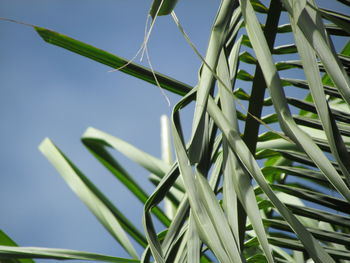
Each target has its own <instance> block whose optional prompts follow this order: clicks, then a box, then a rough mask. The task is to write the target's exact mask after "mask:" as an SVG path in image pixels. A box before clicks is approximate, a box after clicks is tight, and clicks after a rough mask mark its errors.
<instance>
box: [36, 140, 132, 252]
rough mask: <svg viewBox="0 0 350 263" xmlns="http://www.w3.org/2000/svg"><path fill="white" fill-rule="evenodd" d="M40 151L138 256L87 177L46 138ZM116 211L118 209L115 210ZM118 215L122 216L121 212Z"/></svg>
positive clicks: (75, 191)
mask: <svg viewBox="0 0 350 263" xmlns="http://www.w3.org/2000/svg"><path fill="white" fill-rule="evenodd" d="M39 149H40V151H41V152H42V153H43V154H44V155H45V157H46V158H47V159H48V160H49V161H50V162H51V164H52V165H53V166H54V167H55V168H56V170H57V171H58V172H59V173H60V175H61V176H62V177H63V179H64V180H65V181H66V183H67V184H68V185H69V187H70V188H71V189H72V190H73V191H74V193H75V194H76V195H77V196H78V197H79V198H80V199H81V200H82V201H83V202H84V203H85V205H86V206H87V207H88V208H89V209H90V211H91V212H92V213H93V214H94V215H95V216H96V218H97V219H98V220H99V221H100V222H101V224H102V225H103V226H104V227H105V228H106V230H107V231H108V232H109V233H110V234H111V235H112V236H113V237H114V238H115V239H116V240H117V241H118V242H119V243H120V244H121V245H122V246H123V248H124V249H125V250H126V251H127V252H128V253H129V255H131V256H132V257H134V258H138V254H137V252H136V250H135V248H134V247H133V245H132V244H131V242H130V240H129V239H128V237H127V235H126V233H125V231H124V230H123V226H122V225H121V224H120V222H119V221H118V217H117V216H116V214H115V213H113V212H112V209H111V203H110V202H108V201H107V200H108V199H107V198H106V197H104V195H103V194H102V193H101V192H100V191H99V190H98V189H97V188H96V187H95V186H94V185H93V184H92V183H91V182H90V181H89V179H88V178H87V177H85V176H84V175H83V174H82V173H81V172H80V171H79V170H78V169H77V168H76V167H75V166H74V165H73V163H72V162H70V161H69V160H68V158H67V157H66V156H64V154H63V153H62V152H61V151H60V150H59V149H58V148H57V147H56V146H55V145H54V144H53V143H52V142H51V140H50V139H48V138H46V139H45V140H44V141H43V142H42V143H41V144H40V146H39ZM113 210H114V211H116V209H113ZM117 214H118V215H122V214H121V213H120V212H119V213H118V212H117Z"/></svg>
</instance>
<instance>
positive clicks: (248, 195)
mask: <svg viewBox="0 0 350 263" xmlns="http://www.w3.org/2000/svg"><path fill="white" fill-rule="evenodd" d="M176 2H177V1H174V0H162V1H157V0H155V1H154V2H153V4H152V7H151V9H150V15H151V16H152V18H153V22H155V20H156V18H157V16H158V15H169V14H171V15H172V17H173V19H174V20H175V22H176V23H177V24H178V27H179V30H180V31H181V32H182V33H183V35H184V38H185V39H186V41H188V42H189V44H190V45H191V47H192V48H193V49H194V52H196V53H197V54H198V56H199V57H200V59H201V60H202V66H201V68H200V74H199V79H198V83H197V85H196V86H195V87H190V86H189V85H187V84H185V83H183V82H181V81H178V80H175V79H173V78H170V77H168V76H166V75H163V74H161V73H158V72H154V71H153V70H151V69H149V68H146V67H143V66H140V65H138V64H136V63H134V62H128V61H127V60H125V59H123V58H120V57H117V56H115V55H113V54H110V53H108V52H105V51H103V50H100V49H97V48H95V47H93V46H91V45H88V44H85V43H82V42H80V41H78V40H75V39H72V38H70V37H68V36H65V35H62V34H59V33H57V32H54V31H51V30H48V29H45V28H41V27H35V30H36V31H37V32H38V33H39V35H40V36H41V37H42V38H43V39H44V40H45V41H46V42H48V43H50V44H54V45H57V46H60V47H62V48H65V49H68V50H70V51H72V52H74V53H77V54H80V55H82V56H85V57H88V58H90V59H92V60H95V61H97V62H100V63H103V64H106V65H108V66H111V67H112V68H115V69H119V70H120V71H122V72H125V73H127V74H130V75H132V76H134V77H137V78H140V79H142V80H145V81H147V82H150V83H153V84H154V85H159V86H160V87H161V88H163V89H166V90H168V91H170V92H174V93H176V94H178V95H181V96H182V98H181V99H180V101H179V102H178V103H177V104H176V105H175V107H174V109H173V113H172V116H171V130H172V134H173V142H174V148H175V149H174V150H175V155H176V160H175V162H172V161H171V159H170V158H169V157H167V158H163V159H159V158H156V157H154V156H151V155H149V154H147V153H145V152H143V151H141V150H139V149H137V148H136V147H134V146H132V145H130V144H128V143H127V142H125V141H123V140H121V139H119V138H116V137H114V136H112V135H109V134H107V133H105V132H103V131H100V130H97V129H94V128H89V129H88V130H87V131H86V132H85V134H84V135H83V137H82V142H83V144H84V145H85V147H86V148H87V149H88V150H89V151H90V152H91V153H92V154H93V155H94V156H95V157H96V159H97V160H98V161H100V162H101V163H102V164H103V165H104V166H105V167H106V168H107V169H108V170H109V171H110V172H111V173H112V174H113V175H114V176H115V177H116V178H117V179H118V180H119V181H120V182H121V183H122V184H124V186H125V187H127V188H128V189H129V190H130V191H131V192H132V193H133V194H134V195H135V197H136V198H138V199H139V200H140V201H141V202H142V203H143V204H144V216H143V226H144V232H145V233H141V232H140V231H139V230H138V229H137V228H136V227H135V226H134V225H133V224H132V223H131V222H130V221H129V220H128V219H127V218H125V216H124V215H123V214H122V213H121V212H120V211H119V210H118V208H117V207H115V205H114V204H113V203H112V202H111V201H110V200H109V199H108V198H107V197H106V196H105V195H104V194H103V193H102V192H100V191H99V189H97V187H96V186H95V185H94V184H93V183H92V182H91V181H90V180H89V179H88V178H87V177H86V176H85V175H84V174H83V173H82V172H81V171H79V169H78V168H77V167H75V166H74V164H73V163H72V162H71V161H70V160H69V159H68V157H66V156H65V155H64V154H63V153H62V152H61V151H60V150H59V148H58V147H57V146H55V145H54V143H53V142H52V141H51V140H49V139H45V140H44V141H43V142H42V144H41V145H40V150H41V151H42V153H43V154H44V155H45V156H46V157H47V158H48V160H49V161H50V162H51V163H52V164H53V166H54V167H55V168H56V169H57V170H58V172H59V173H60V174H61V175H62V177H63V178H64V180H65V181H66V182H67V184H68V185H69V186H70V187H71V188H72V190H73V191H74V192H75V193H76V194H77V195H78V196H79V198H80V199H81V200H82V201H83V202H84V203H85V204H86V206H87V207H88V208H89V209H90V210H91V212H92V213H93V214H94V215H95V216H96V218H97V219H98V220H99V221H100V222H101V224H102V225H103V226H104V227H105V228H106V230H107V231H108V232H109V233H110V234H111V235H112V236H113V237H114V238H115V239H116V241H117V242H119V243H120V244H121V245H122V246H123V248H124V249H125V250H126V251H127V252H128V253H129V255H130V257H131V258H132V259H129V260H128V259H121V258H115V257H110V256H104V255H96V254H92V253H87V252H79V251H71V250H57V249H46V248H26V247H23V248H22V247H16V244H15V243H14V242H13V241H12V240H11V239H10V238H9V237H8V236H6V234H5V233H3V232H1V233H0V242H1V243H0V244H1V246H0V258H1V259H7V260H10V262H33V261H31V260H28V259H27V258H51V259H52V258H55V259H86V260H100V261H106V262H150V261H152V258H153V260H155V261H156V262H158V263H161V262H211V261H220V262H227V263H228V262H305V261H306V260H308V259H309V258H312V260H313V261H314V262H324V263H328V262H347V261H349V260H350V254H349V253H348V250H349V248H350V219H349V217H348V213H349V211H350V210H349V209H350V205H349V202H350V189H349V185H350V157H349V147H350V144H349V143H350V125H349V123H350V110H349V105H350V81H349V76H348V75H349V65H350V64H349V61H350V57H349V56H350V44H349V43H347V44H346V45H345V47H344V49H343V50H342V51H341V52H340V53H339V54H338V53H337V51H336V50H335V49H334V47H333V44H332V39H333V38H334V37H336V36H343V37H346V38H348V37H349V28H350V19H349V17H348V16H347V15H345V14H341V13H339V12H335V11H331V10H325V9H322V8H319V7H318V6H317V5H316V3H315V2H314V1H313V0H304V1H295V0H281V1H277V0H274V1H271V3H270V4H269V6H268V7H267V6H265V5H264V4H263V3H262V2H260V1H258V0H251V1H247V0H240V1H234V0H222V1H221V5H220V7H219V9H218V13H217V16H216V18H215V21H214V24H213V27H212V31H211V35H210V39H209V44H208V49H207V53H206V55H205V56H204V57H202V56H201V55H200V54H199V52H198V51H197V50H196V48H195V46H194V45H193V43H191V41H190V39H189V37H188V36H187V35H186V33H185V31H184V29H183V28H182V26H181V24H180V22H179V21H178V19H177V17H176V15H175V13H174V12H173V9H174V8H175V6H176ZM340 2H342V3H343V4H344V5H347V6H349V5H350V4H349V2H348V1H345V0H342V1H340ZM283 12H285V13H287V14H288V16H289V21H288V23H287V24H282V22H283V20H282V19H280V17H281V14H282V13H283ZM263 19H266V22H265V24H261V23H260V22H259V20H263ZM281 20H282V21H281ZM279 34H291V35H293V37H294V42H293V43H291V44H289V45H284V46H276V45H275V39H276V37H277V36H278V35H279ZM291 41H292V40H291ZM286 54H288V55H291V56H293V57H294V60H287V61H280V59H281V58H282V59H283V58H285V55H286ZM275 60H277V61H278V62H275ZM245 64H249V65H252V66H255V72H254V73H253V74H250V73H248V72H247V71H245V70H244V68H246V66H245ZM295 69H297V70H299V71H302V72H304V74H305V80H301V79H296V78H293V77H282V75H283V76H286V75H287V76H288V74H286V73H288V71H291V70H295ZM282 71H283V72H282ZM290 75H292V76H293V74H290ZM241 81H245V82H249V83H251V88H250V89H249V90H250V91H247V90H243V89H241V88H239V87H238V84H239V83H240V82H241ZM284 89H288V90H289V91H290V90H294V89H295V90H297V89H304V90H307V91H308V95H307V96H306V97H305V99H301V98H298V97H288V96H286V94H285V91H284ZM266 91H268V94H269V95H265V93H266ZM291 93H292V92H288V94H291ZM294 93H295V92H294ZM190 104H194V105H195V112H194V116H193V126H192V134H191V138H190V140H189V141H188V142H185V139H184V136H183V132H182V128H181V118H180V112H181V110H182V109H183V108H185V107H187V106H188V105H190ZM236 105H237V107H236ZM246 105H247V106H246ZM291 106H293V107H294V108H297V109H298V113H297V114H294V115H293V114H292V113H291V110H290V108H291ZM246 108H247V110H246ZM271 108H273V110H271ZM242 111H243V112H242ZM246 111H247V112H248V113H245V112H246ZM263 112H273V113H270V114H268V115H265V116H263ZM165 126H166V125H165ZM242 127H243V131H240V129H241V128H242ZM260 128H261V130H264V132H261V133H260V134H259V129H260ZM276 129H278V131H277V130H276ZM166 134H168V133H167V132H165V136H164V138H165V140H164V142H167V140H168V138H166ZM110 149H113V150H117V151H119V152H121V153H123V154H124V155H125V156H127V157H128V158H130V159H131V160H133V161H134V162H136V163H138V164H139V165H141V166H143V167H144V168H145V169H147V170H148V171H149V172H151V173H152V175H151V177H150V180H151V181H152V182H154V183H155V184H156V188H155V190H154V192H153V193H152V194H151V195H150V196H148V195H147V194H146V192H145V191H144V190H143V189H142V187H141V186H140V185H139V184H138V183H137V182H136V181H134V179H133V178H132V177H131V176H130V175H129V174H128V172H127V171H126V170H125V169H124V168H123V167H122V166H121V165H120V164H119V163H118V161H117V160H115V159H114V157H113V156H112V155H111V154H110V152H109V150H110ZM169 151H170V149H169V148H167V149H165V152H169ZM163 200H165V202H166V203H167V204H168V206H167V209H165V210H164V209H162V208H160V207H159V206H158V205H159V203H160V202H162V201H163ZM169 204H170V205H169ZM310 204H311V205H310ZM316 205H317V208H316ZM152 216H154V217H156V218H157V219H158V220H159V222H161V223H162V224H163V226H164V230H163V231H162V232H160V233H157V232H156V230H155V227H154V220H153V217H152ZM130 238H131V239H132V240H133V242H136V243H138V244H140V245H141V246H142V247H143V248H144V252H143V254H142V255H141V256H140V255H139V254H138V252H137V251H136V249H135V248H134V245H133V243H132V242H131V240H130ZM214 258H215V259H214Z"/></svg>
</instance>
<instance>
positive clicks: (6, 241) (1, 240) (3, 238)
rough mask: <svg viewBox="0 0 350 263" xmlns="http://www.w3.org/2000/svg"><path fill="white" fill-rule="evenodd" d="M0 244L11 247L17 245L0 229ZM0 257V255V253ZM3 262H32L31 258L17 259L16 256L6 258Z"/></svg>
mask: <svg viewBox="0 0 350 263" xmlns="http://www.w3.org/2000/svg"><path fill="white" fill-rule="evenodd" d="M0 246H11V247H17V246H18V245H17V244H16V242H15V241H13V240H12V239H11V238H10V237H9V236H8V235H6V233H5V232H4V231H2V230H0ZM0 258H1V255H0ZM4 263H34V261H33V260H31V259H17V258H11V259H6V260H5V261H4Z"/></svg>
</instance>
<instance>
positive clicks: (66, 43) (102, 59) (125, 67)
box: [34, 27, 191, 96]
mask: <svg viewBox="0 0 350 263" xmlns="http://www.w3.org/2000/svg"><path fill="white" fill-rule="evenodd" d="M34 28H35V30H36V31H37V32H38V34H39V35H40V36H41V37H42V38H43V40H45V41H46V42H47V43H50V44H53V45H56V46H59V47H62V48H65V49H67V50H69V51H72V52H74V53H77V54H79V55H82V56H84V57H87V58H90V59H92V60H95V61H97V62H99V63H102V64H104V65H107V66H109V67H112V68H114V69H119V70H120V71H121V72H124V73H126V74H129V75H131V76H134V77H136V78H139V79H142V80H144V81H147V82H149V83H151V84H154V85H157V82H156V80H155V79H154V74H155V76H156V77H157V80H158V82H159V83H160V86H161V87H162V88H163V89H166V90H169V91H171V92H174V93H176V94H179V95H182V96H183V95H184V94H186V93H187V92H189V91H190V89H191V87H190V86H189V85H187V84H185V83H182V82H180V81H178V80H175V79H172V78H170V77H168V76H165V75H162V74H160V73H158V72H152V71H151V70H150V69H148V68H146V67H143V66H141V65H138V64H136V63H134V62H129V61H128V60H126V59H124V58H121V57H118V56H115V55H113V54H111V53H108V52H106V51H104V50H102V49H98V48H96V47H94V46H91V45H89V44H86V43H83V42H81V41H79V40H75V39H73V38H70V37H68V36H65V35H63V34H60V33H57V32H55V31H52V30H49V29H46V28H42V27H34Z"/></svg>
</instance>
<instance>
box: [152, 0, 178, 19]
mask: <svg viewBox="0 0 350 263" xmlns="http://www.w3.org/2000/svg"><path fill="white" fill-rule="evenodd" d="M177 2H178V0H153V3H152V6H151V9H150V11H149V14H150V15H151V16H152V18H153V19H154V18H155V17H156V16H164V15H169V14H170V13H171V12H172V11H173V10H174V8H175V6H176V4H177Z"/></svg>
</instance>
